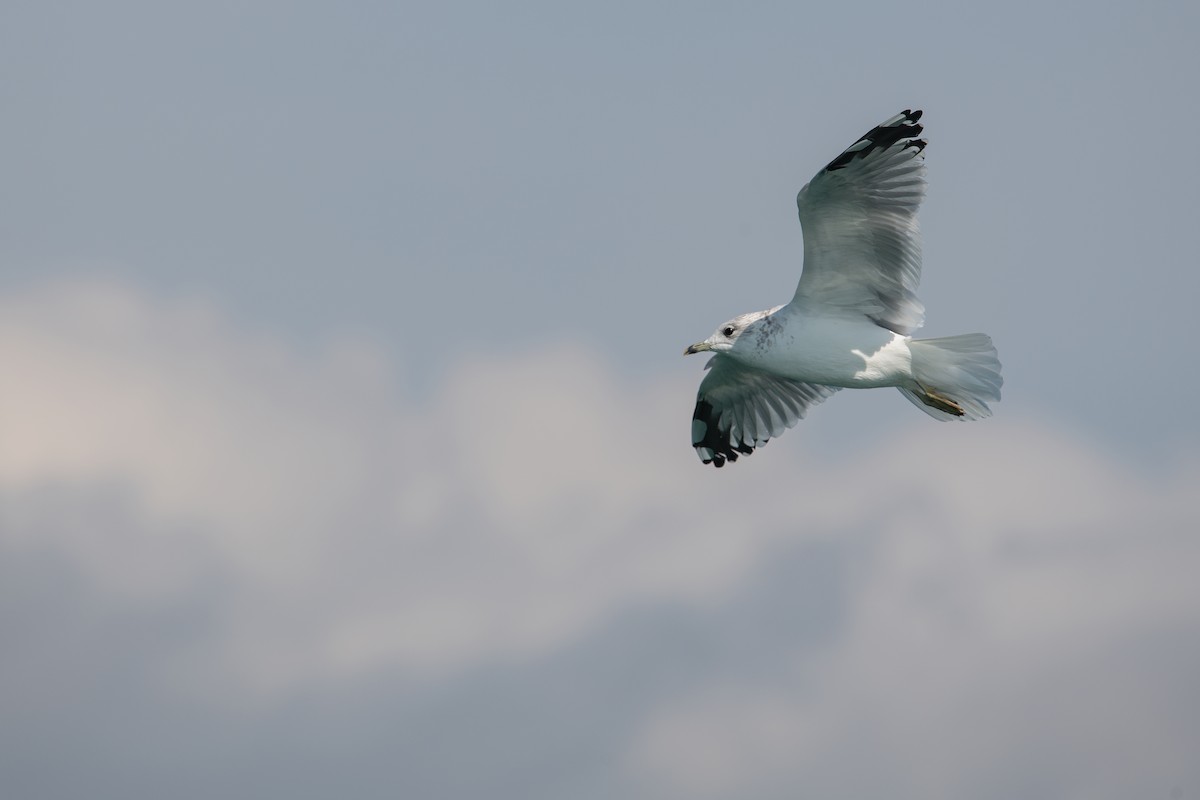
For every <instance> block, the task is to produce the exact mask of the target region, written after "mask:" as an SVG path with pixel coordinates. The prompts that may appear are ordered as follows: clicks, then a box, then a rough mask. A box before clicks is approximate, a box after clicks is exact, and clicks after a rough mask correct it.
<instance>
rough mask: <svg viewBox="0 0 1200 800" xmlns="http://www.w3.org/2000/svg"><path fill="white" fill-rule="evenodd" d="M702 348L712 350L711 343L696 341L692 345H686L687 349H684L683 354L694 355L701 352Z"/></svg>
mask: <svg viewBox="0 0 1200 800" xmlns="http://www.w3.org/2000/svg"><path fill="white" fill-rule="evenodd" d="M704 350H712V345H711V344H709V343H708V342H696V343H695V344H694V345H691V346H690V347H688V349H687V350H684V351H683V354H684V355H685V356H694V355H696V353H700V352H703V351H704Z"/></svg>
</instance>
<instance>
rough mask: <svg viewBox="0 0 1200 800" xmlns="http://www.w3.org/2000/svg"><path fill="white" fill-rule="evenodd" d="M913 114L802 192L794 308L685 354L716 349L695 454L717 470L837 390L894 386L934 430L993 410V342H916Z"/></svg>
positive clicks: (736, 321) (733, 326) (918, 192)
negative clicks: (937, 423) (933, 421)
mask: <svg viewBox="0 0 1200 800" xmlns="http://www.w3.org/2000/svg"><path fill="white" fill-rule="evenodd" d="M920 117H921V112H920V111H916V112H910V111H905V112H904V113H902V114H898V115H896V116H895V117H893V118H892V119H890V120H888V121H887V122H885V123H883V124H882V125H880V126H878V127H876V128H874V129H873V130H871V132H869V133H868V134H867V135H866V136H864V137H862V138H861V139H859V140H858V141H857V142H855V143H854V144H853V145H851V146H850V147H849V148H848V149H847V150H846V151H845V152H843V153H842V154H841V155H840V156H838V157H837V158H835V159H834V160H833V161H831V162H830V163H829V164H828V165H827V166H826V167H825V169H823V170H821V171H820V172H819V173H817V175H816V176H815V177H814V178H813V179H812V181H810V182H809V183H808V184H806V185H805V186H804V188H803V189H801V190H800V194H799V195H798V196H797V198H796V203H797V206H798V208H799V211H800V222H801V224H802V225H803V227H804V271H803V274H802V275H801V278H800V283H799V286H797V288H796V293H795V295H794V297H793V298H792V300H791V302H789V303H787V304H785V305H782V306H776V307H775V308H772V309H768V310H766V311H756V312H752V313H750V314H742V315H741V316H738V317H735V318H733V319H732V320H730V321H729V322H726V323H724V324H723V325H721V326H720V327H719V328H717V331H716V332H715V333H714V334H713V335H712V336H710V337H709V338H708V339H705V340H704V341H703V342H698V343H697V344H694V345H692V346H691V347H689V348H688V349H687V351H686V352H687V353H697V352H701V351H705V350H708V351H712V352H714V353H715V354H716V355H715V356H714V357H713V358H712V359H711V360H710V361H709V363H708V365H707V368H708V369H710V372H709V374H708V375H707V376H706V377H705V379H704V381H703V382H702V383H701V384H700V391H699V394H698V396H697V398H696V410H695V413H694V414H693V418H692V445H693V446H694V447H695V448H696V452H697V453H698V454H699V456H700V458H701V460H703V461H704V463H706V464H707V463H713V464H715V465H716V466H718V467H720V466H722V465H724V463H725V461H726V460H728V461H736V460H737V457H738V454H739V453H740V454H743V455H745V454H749V453H751V452H753V451H754V448H755V447H757V446H760V445H763V444H766V442H767V440H768V439H770V438H771V437H774V436H778V435H779V434H781V433H782V432H783V431H784V430H786V429H787V428H790V427H791V426H792V425H794V424H796V422H797V421H799V420H800V419H801V418H803V417H804V415H805V412H806V411H807V409H808V408H809V407H810V406H812V405H815V404H817V403H819V402H821V401H822V400H824V399H825V398H827V397H829V396H830V395H831V394H833V393H834V392H836V391H837V390H838V389H841V388H854V389H869V388H876V387H882V386H894V387H896V388H897V389H899V390H900V392H901V393H902V394H904V395H905V397H907V398H908V399H909V400H911V401H912V402H913V403H914V404H916V405H917V406H918V407H919V408H921V409H922V410H923V411H925V412H926V413H927V414H929V415H930V416H932V417H935V418H937V419H942V420H946V419H980V418H982V417H986V416H989V415H990V414H991V411H990V409H989V408H988V406H987V401H989V400H992V401H995V400H999V399H1000V386H1001V383H1002V382H1003V381H1002V379H1001V377H1000V362H999V361H998V360H997V359H996V350H995V348H994V347H993V346H992V343H991V339H989V338H988V337H987V336H986V335H985V334H982V333H973V334H966V335H963V336H951V337H947V338H942V339H913V338H912V337H911V336H910V334H911V333H912V332H913V331H915V330H916V329H917V328H919V327H920V326H921V324H922V323H923V321H924V306H922V304H921V301H920V300H919V299H917V296H916V287H917V283H918V282H919V280H920V273H921V240H920V231H919V228H918V227H917V209H918V207H919V206H920V203H921V200H922V198H923V197H924V194H925V179H924V176H925V165H924V156H923V152H924V148H925V142H924V141H923V140H921V139H919V138H917V137H918V136H919V135H920V133H921V130H922V128H921V125H920V124H919V123H918V120H919V119H920Z"/></svg>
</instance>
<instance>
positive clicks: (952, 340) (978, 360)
mask: <svg viewBox="0 0 1200 800" xmlns="http://www.w3.org/2000/svg"><path fill="white" fill-rule="evenodd" d="M908 346H909V349H910V350H911V352H912V371H913V377H914V378H915V379H916V383H917V385H916V386H912V387H906V386H902V387H899V388H900V393H901V394H902V395H904V396H905V397H907V398H908V399H909V400H910V401H911V402H912V404H913V405H915V406H916V407H917V408H919V409H921V410H922V411H924V412H925V413H926V414H928V415H929V416H931V417H933V418H934V419H938V420H952V419H966V420H972V419H983V418H984V417H990V416H991V415H992V410H991V409H990V408H988V401H991V402H996V401H998V400H999V399H1000V386H1001V385H1002V384H1003V383H1004V378H1002V377H1001V375H1000V360H999V359H998V358H997V357H996V348H995V346H993V345H992V340H991V337H989V336H988V335H987V334H985V333H966V334H963V335H962V336H946V337H943V338H940V339H913V340H911V341H910V342H909V343H908ZM944 401H949V403H946V402H944ZM931 403H932V404H931ZM954 406H957V407H958V408H959V409H961V411H962V413H961V414H959V413H955V412H954V411H953V410H952V409H953V408H954Z"/></svg>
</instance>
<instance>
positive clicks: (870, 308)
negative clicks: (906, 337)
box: [792, 111, 925, 334]
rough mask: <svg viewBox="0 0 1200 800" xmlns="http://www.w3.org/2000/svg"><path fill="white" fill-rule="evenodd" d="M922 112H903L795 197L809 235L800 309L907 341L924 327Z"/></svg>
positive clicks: (798, 295)
mask: <svg viewBox="0 0 1200 800" xmlns="http://www.w3.org/2000/svg"><path fill="white" fill-rule="evenodd" d="M920 119H921V112H920V111H905V112H904V113H902V114H897V115H896V116H894V117H892V118H891V119H889V120H888V121H887V122H885V123H883V124H882V125H879V126H878V127H876V128H874V129H872V130H871V132H870V133H868V134H867V135H866V136H864V137H862V138H861V139H859V140H858V141H857V142H855V143H854V144H852V145H850V147H848V148H847V149H846V151H845V152H844V153H842V154H841V155H840V156H838V157H837V158H835V159H834V160H833V161H830V162H829V164H828V165H827V166H826V167H825V169H823V170H821V171H820V172H818V173H817V174H816V176H815V177H814V178H813V179H812V180H811V181H809V182H808V183H807V184H805V186H804V188H803V189H801V190H800V194H798V195H797V196H796V205H797V207H798V208H799V209H800V224H801V225H802V226H803V228H804V272H803V274H802V275H801V276H800V285H799V286H797V287H796V296H795V298H794V299H793V301H792V302H794V303H796V304H797V305H801V306H803V305H805V304H808V305H810V306H811V305H818V306H827V307H828V306H832V307H837V308H843V309H847V310H853V311H857V312H859V313H862V314H864V315H866V316H867V317H869V318H870V319H871V320H872V321H874V322H875V324H876V325H879V326H881V327H884V328H887V329H889V330H893V331H895V332H896V333H903V334H908V333H912V332H913V331H914V330H916V329H917V328H919V327H921V323H922V322H923V321H924V318H925V307H924V306H923V305H921V301H920V300H918V299H917V295H916V289H917V284H918V283H919V282H920V280H921V232H920V230H919V229H918V227H917V208H918V207H919V206H920V205H921V200H922V199H923V198H924V197H925V156H924V154H923V151H924V149H925V141H924V140H923V139H919V138H917V137H919V136H920V135H921V131H922V127H921V124H920V123H919V122H918V120H920Z"/></svg>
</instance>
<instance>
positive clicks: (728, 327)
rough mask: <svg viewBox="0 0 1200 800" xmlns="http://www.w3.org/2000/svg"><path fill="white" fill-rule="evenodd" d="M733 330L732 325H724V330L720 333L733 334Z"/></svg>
mask: <svg viewBox="0 0 1200 800" xmlns="http://www.w3.org/2000/svg"><path fill="white" fill-rule="evenodd" d="M733 330H734V328H733V326H732V325H726V326H725V330H723V331H721V333H723V334H725V335H726V336H733Z"/></svg>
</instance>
